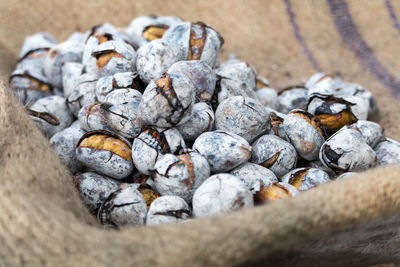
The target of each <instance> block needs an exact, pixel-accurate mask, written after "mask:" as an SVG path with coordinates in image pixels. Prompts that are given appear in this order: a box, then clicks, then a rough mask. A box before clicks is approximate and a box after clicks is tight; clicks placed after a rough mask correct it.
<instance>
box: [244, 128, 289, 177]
mask: <svg viewBox="0 0 400 267" xmlns="http://www.w3.org/2000/svg"><path fill="white" fill-rule="evenodd" d="M252 147H253V153H252V155H251V159H250V162H253V163H256V164H259V165H261V166H263V167H265V168H268V169H270V170H271V171H272V172H274V173H275V175H276V176H277V177H278V178H279V177H281V176H283V175H284V174H286V173H287V172H289V171H290V170H291V169H293V167H294V166H296V160H297V153H296V149H295V148H294V147H293V146H292V145H291V144H290V143H289V142H286V141H285V140H283V139H281V138H279V137H278V136H275V135H270V134H268V135H263V136H261V137H260V138H258V139H257V140H256V141H254V143H252Z"/></svg>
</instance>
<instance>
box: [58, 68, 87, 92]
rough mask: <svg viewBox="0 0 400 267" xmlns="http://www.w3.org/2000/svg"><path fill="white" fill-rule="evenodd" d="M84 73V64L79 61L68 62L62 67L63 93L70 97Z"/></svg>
mask: <svg viewBox="0 0 400 267" xmlns="http://www.w3.org/2000/svg"><path fill="white" fill-rule="evenodd" d="M82 73H83V65H82V64H81V63H77V62H67V63H65V64H64V66H63V67H62V84H63V95H64V97H66V98H68V96H69V95H70V94H71V93H72V91H73V90H74V88H75V84H76V82H77V81H78V79H79V77H80V76H81V75H82Z"/></svg>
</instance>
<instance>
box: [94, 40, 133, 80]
mask: <svg viewBox="0 0 400 267" xmlns="http://www.w3.org/2000/svg"><path fill="white" fill-rule="evenodd" d="M92 57H95V58H96V61H95V62H91V64H96V66H97V72H95V73H96V74H98V76H99V77H102V76H110V75H114V74H115V73H119V72H133V71H135V70H136V57H137V54H136V51H135V49H133V47H132V46H131V45H129V44H127V43H126V42H124V41H123V40H120V39H117V40H112V41H108V42H104V43H102V44H100V45H98V46H97V47H96V49H94V50H93V52H92ZM91 68H94V67H93V66H92V67H91Z"/></svg>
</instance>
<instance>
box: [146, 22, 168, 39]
mask: <svg viewBox="0 0 400 267" xmlns="http://www.w3.org/2000/svg"><path fill="white" fill-rule="evenodd" d="M168 28H169V26H168V25H165V24H161V25H149V26H147V27H146V28H144V30H143V32H142V36H143V38H145V39H146V40H148V41H153V40H155V39H160V38H161V37H163V35H164V33H165V32H166V31H167V30H168Z"/></svg>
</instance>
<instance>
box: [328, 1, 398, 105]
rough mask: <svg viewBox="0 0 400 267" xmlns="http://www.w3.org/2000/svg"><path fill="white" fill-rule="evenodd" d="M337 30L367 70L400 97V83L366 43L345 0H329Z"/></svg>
mask: <svg viewBox="0 0 400 267" xmlns="http://www.w3.org/2000/svg"><path fill="white" fill-rule="evenodd" d="M328 3H329V8H330V11H331V14H332V16H333V19H334V22H335V25H336V28H337V30H338V32H339V34H340V36H341V37H342V40H343V42H344V43H345V44H346V45H347V46H348V47H349V49H350V50H351V51H352V52H353V53H354V54H355V55H356V56H357V58H358V59H359V60H360V61H361V63H362V64H363V65H364V66H365V67H366V69H367V70H368V71H369V72H371V73H372V74H373V75H375V77H376V78H377V79H378V80H379V81H380V82H381V83H382V84H383V85H385V86H386V87H388V88H390V90H391V92H392V94H393V95H395V96H396V97H400V82H399V81H398V80H396V78H395V77H394V76H393V75H392V74H391V73H390V72H389V70H388V69H387V68H386V67H385V66H383V65H382V63H381V62H379V59H378V58H377V57H376V56H375V54H374V52H373V51H372V49H371V48H370V47H369V46H368V44H367V43H366V42H365V40H364V39H363V37H362V36H361V34H360V32H359V31H358V29H357V26H356V25H355V24H354V21H353V18H352V17H351V15H350V13H349V9H348V7H347V4H346V2H345V1H344V0H328Z"/></svg>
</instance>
